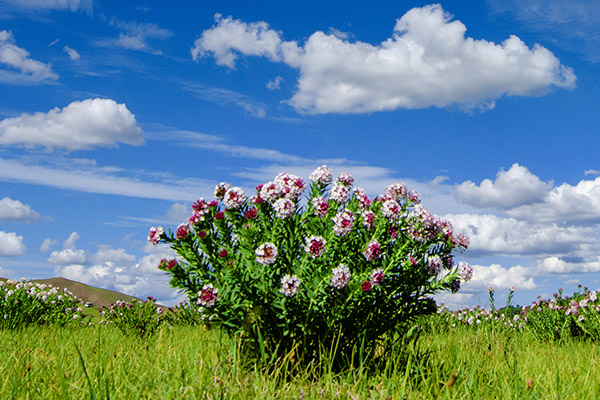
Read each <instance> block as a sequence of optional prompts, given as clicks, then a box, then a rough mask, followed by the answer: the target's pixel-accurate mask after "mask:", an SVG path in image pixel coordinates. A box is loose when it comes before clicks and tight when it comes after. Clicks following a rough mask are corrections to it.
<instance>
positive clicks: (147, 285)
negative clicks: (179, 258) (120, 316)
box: [54, 247, 184, 305]
mask: <svg viewBox="0 0 600 400" xmlns="http://www.w3.org/2000/svg"><path fill="white" fill-rule="evenodd" d="M153 250H156V252H154V253H151V254H148V255H146V256H143V257H141V258H140V259H139V260H138V262H137V263H134V261H135V257H133V259H132V256H131V255H128V254H126V252H125V251H124V250H123V249H116V250H112V249H110V248H103V249H100V250H99V251H98V253H96V254H95V255H94V256H93V257H92V258H93V259H94V260H95V261H96V262H95V263H94V264H92V265H90V266H85V265H83V264H82V263H79V264H78V263H73V264H69V265H56V267H55V270H54V271H55V275H57V276H62V277H65V278H68V279H72V280H76V281H79V282H83V283H85V284H88V285H92V286H95V287H100V288H104V289H111V290H117V291H120V292H122V293H125V294H127V295H131V296H136V297H139V298H146V297H148V296H154V297H156V298H157V299H158V302H159V303H161V304H165V305H175V304H177V303H178V302H180V301H182V300H184V298H183V296H182V295H180V294H179V293H178V292H177V290H176V289H173V288H172V287H171V286H170V285H169V280H170V277H169V276H168V275H166V274H165V273H164V272H163V271H160V270H158V269H157V266H158V264H159V262H160V260H161V259H162V258H173V257H174V253H173V251H172V250H171V249H168V248H164V247H160V248H159V249H156V248H155V249H153ZM124 300H127V299H124Z"/></svg>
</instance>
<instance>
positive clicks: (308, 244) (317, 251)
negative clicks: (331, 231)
mask: <svg viewBox="0 0 600 400" xmlns="http://www.w3.org/2000/svg"><path fill="white" fill-rule="evenodd" d="M304 250H305V251H306V252H307V253H309V254H310V255H311V256H312V257H313V258H316V257H318V256H320V255H321V254H323V253H324V252H325V239H323V237H321V236H309V237H307V238H306V239H305V240H304Z"/></svg>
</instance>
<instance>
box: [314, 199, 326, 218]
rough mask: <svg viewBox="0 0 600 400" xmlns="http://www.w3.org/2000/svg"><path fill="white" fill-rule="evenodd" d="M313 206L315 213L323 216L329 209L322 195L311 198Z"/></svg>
mask: <svg viewBox="0 0 600 400" xmlns="http://www.w3.org/2000/svg"><path fill="white" fill-rule="evenodd" d="M311 202H312V205H313V207H314V208H315V213H316V214H317V215H318V216H319V217H324V216H326V215H327V212H328V211H329V203H328V202H327V200H325V198H323V197H315V198H313V199H312V200H311Z"/></svg>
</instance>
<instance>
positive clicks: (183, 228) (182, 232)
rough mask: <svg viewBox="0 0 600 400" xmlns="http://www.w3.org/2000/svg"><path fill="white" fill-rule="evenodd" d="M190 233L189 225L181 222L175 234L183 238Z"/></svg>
mask: <svg viewBox="0 0 600 400" xmlns="http://www.w3.org/2000/svg"><path fill="white" fill-rule="evenodd" d="M189 234H190V227H189V225H188V224H181V225H179V226H178V227H177V231H176V232H175V235H176V236H177V239H185V238H186V237H187V236H188V235H189Z"/></svg>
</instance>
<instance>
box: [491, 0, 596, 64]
mask: <svg viewBox="0 0 600 400" xmlns="http://www.w3.org/2000/svg"><path fill="white" fill-rule="evenodd" d="M488 4H489V5H490V6H491V7H492V10H493V11H495V12H497V13H508V14H509V15H511V16H513V17H514V18H515V19H516V20H517V21H519V22H521V23H522V25H523V26H525V27H526V29H527V30H529V31H536V32H539V33H541V36H542V37H544V38H546V39H547V40H549V41H552V42H553V45H554V46H559V47H562V48H564V49H567V50H568V51H569V52H574V53H579V54H583V55H584V57H585V58H586V59H587V60H589V61H591V62H598V61H600V32H599V31H598V24H600V3H598V2H597V1H589V0H570V1H562V0H528V1H519V0H489V1H488Z"/></svg>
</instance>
